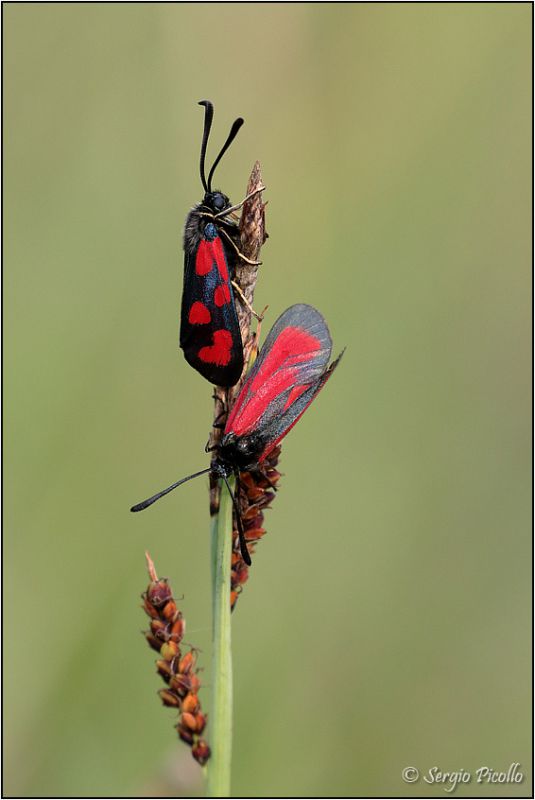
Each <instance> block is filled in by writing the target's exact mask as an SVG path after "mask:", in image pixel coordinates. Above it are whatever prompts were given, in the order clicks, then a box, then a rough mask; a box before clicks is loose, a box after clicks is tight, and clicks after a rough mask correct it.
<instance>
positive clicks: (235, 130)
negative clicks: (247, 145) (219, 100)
mask: <svg viewBox="0 0 535 800" xmlns="http://www.w3.org/2000/svg"><path fill="white" fill-rule="evenodd" d="M212 110H213V109H212ZM210 121H211V120H210ZM243 122H244V120H243V119H242V118H241V117H238V119H235V120H234V122H233V123H232V128H231V129H230V133H229V135H228V136H227V141H226V142H225V144H224V145H223V147H222V148H221V151H220V153H219V155H218V157H217V158H216V160H215V161H214V163H213V164H212V169H211V170H210V174H209V175H208V191H209V192H211V191H212V176H213V174H214V172H215V168H216V167H217V165H218V164H219V162H220V161H221V159H222V158H223V156H224V154H225V153H226V152H227V150H228V149H229V147H230V145H231V144H232V142H233V141H234V139H235V138H236V134H237V133H238V131H239V130H240V128H241V126H242V125H243ZM205 188H206V187H205Z"/></svg>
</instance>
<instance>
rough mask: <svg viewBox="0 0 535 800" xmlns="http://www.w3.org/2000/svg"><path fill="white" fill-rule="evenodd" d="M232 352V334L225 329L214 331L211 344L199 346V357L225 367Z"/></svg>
mask: <svg viewBox="0 0 535 800" xmlns="http://www.w3.org/2000/svg"><path fill="white" fill-rule="evenodd" d="M231 352H232V334H231V333H230V332H229V331H226V330H225V329H222V330H219V331H214V337H213V344H212V345H210V346H208V347H201V349H200V350H199V358H200V359H201V361H204V362H205V363H207V364H217V366H218V367H226V366H227V364H228V363H229V362H230V356H231Z"/></svg>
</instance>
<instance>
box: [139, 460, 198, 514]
mask: <svg viewBox="0 0 535 800" xmlns="http://www.w3.org/2000/svg"><path fill="white" fill-rule="evenodd" d="M211 470H212V468H211V467H208V469H201V471H200V472H194V473H193V475H188V477H187V478H182V479H181V480H179V481H177V482H176V483H173V484H171V486H168V487H167V489H162V491H161V492H158V493H157V494H153V495H152V497H149V498H148V500H143V502H142V503H137V505H135V506H132V508H131V509H130V511H143V510H144V509H145V508H148V507H149V506H151V505H152V504H153V503H155V502H156V500H159V499H160V497H164V496H165V495H166V494H169V492H172V491H173V489H176V487H177V486H180V485H181V484H182V483H186V481H190V480H191V479H192V478H198V477H199V475H206V473H207V472H211Z"/></svg>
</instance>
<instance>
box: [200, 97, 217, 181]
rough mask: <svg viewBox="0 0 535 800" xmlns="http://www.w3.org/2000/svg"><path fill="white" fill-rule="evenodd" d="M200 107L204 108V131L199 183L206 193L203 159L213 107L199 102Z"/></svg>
mask: <svg viewBox="0 0 535 800" xmlns="http://www.w3.org/2000/svg"><path fill="white" fill-rule="evenodd" d="M199 105H200V106H204V109H205V111H204V131H203V135H202V144H201V181H202V185H203V189H204V191H205V192H207V191H208V185H207V183H206V177H205V174H204V158H205V156H206V147H207V145H208V137H209V136H210V129H211V127H212V120H213V118H214V107H213V105H212V104H211V102H210V101H209V100H201V101H200V102H199Z"/></svg>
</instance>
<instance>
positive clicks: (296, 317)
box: [130, 304, 343, 564]
mask: <svg viewBox="0 0 535 800" xmlns="http://www.w3.org/2000/svg"><path fill="white" fill-rule="evenodd" d="M331 350H332V341H331V336H330V334H329V329H328V327H327V323H326V322H325V320H324V319H323V317H322V315H321V314H320V313H319V311H317V310H316V309H315V308H313V307H312V306H309V305H305V304H298V305H294V306H291V307H290V308H288V309H287V310H286V311H284V312H283V314H281V316H280V317H279V318H278V320H277V321H276V322H275V324H274V325H273V327H272V329H271V330H270V332H269V334H268V336H267V338H266V341H265V342H264V344H263V346H262V348H261V350H260V353H259V354H258V357H257V359H256V361H255V363H254V364H253V366H252V368H251V370H250V372H249V374H248V375H247V377H246V379H245V383H244V385H243V387H242V389H241V391H240V393H239V395H238V397H237V398H236V402H235V404H234V406H233V407H232V409H231V410H230V413H229V416H228V419H227V422H226V425H225V429H224V431H223V437H222V439H221V442H220V444H219V445H217V447H216V448H215V450H216V456H215V458H214V460H213V461H212V464H211V466H210V467H208V468H207V469H203V470H201V471H200V472H195V473H194V474H193V475H188V476H187V477H186V478H182V479H181V480H179V481H177V482H176V483H173V484H172V485H171V486H168V487H167V489H163V491H161V492H158V493H157V494H155V495H153V496H152V497H149V498H148V500H144V501H143V502H142V503H138V504H137V505H135V506H133V507H132V508H131V509H130V510H131V511H142V510H143V509H145V508H147V507H148V506H150V505H152V504H153V503H154V502H156V500H159V499H160V497H163V496H164V495H166V494H168V493H169V492H171V491H172V490H173V489H176V487H177V486H180V485H181V484H182V483H185V482H186V481H189V480H191V479H192V478H197V477H198V476H199V475H205V474H206V473H208V472H211V473H212V474H214V475H215V476H217V477H218V478H221V479H222V480H223V481H224V482H225V484H226V485H227V489H228V491H229V492H230V494H231V496H232V500H233V503H234V509H235V512H236V519H237V523H238V532H239V534H240V549H241V553H242V556H243V559H244V561H245V562H246V563H247V564H250V563H251V558H250V556H249V552H248V550H247V544H246V542H245V536H244V533H243V525H242V521H241V517H240V510H239V506H238V501H237V495H238V492H239V473H240V472H244V471H249V472H262V464H263V462H264V460H265V459H266V458H267V456H268V455H269V454H270V453H271V452H272V450H273V449H274V448H275V447H276V446H277V445H278V444H279V443H280V442H281V441H282V439H283V438H284V437H285V436H286V434H287V433H288V431H289V430H290V429H291V428H293V426H294V425H295V423H296V422H297V420H298V419H299V418H300V417H301V416H302V415H303V414H304V413H305V411H306V409H307V408H308V406H309V405H310V403H311V402H312V400H313V399H314V398H315V397H316V395H317V394H318V392H319V391H320V389H322V388H323V386H324V385H325V383H326V381H327V380H328V379H329V378H330V376H331V375H332V373H333V371H334V370H335V369H336V367H337V366H338V364H339V362H340V359H341V357H342V355H343V352H342V353H341V354H340V355H339V356H338V358H337V359H336V360H335V361H333V362H332V363H331V364H330V365H329V359H330V357H331ZM231 475H236V478H237V480H238V484H237V488H236V495H233V494H232V491H231V489H230V486H229V483H228V478H229V477H230V476H231Z"/></svg>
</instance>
